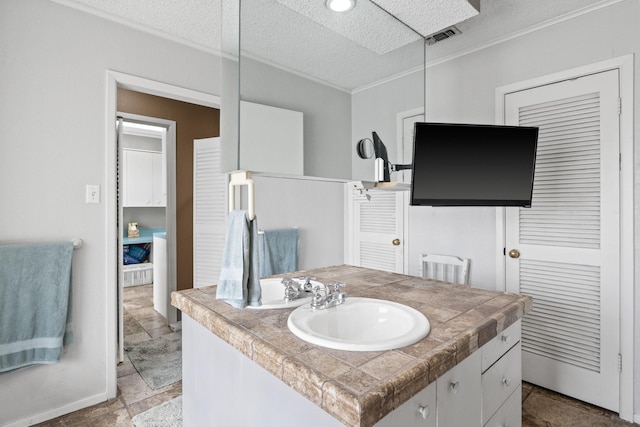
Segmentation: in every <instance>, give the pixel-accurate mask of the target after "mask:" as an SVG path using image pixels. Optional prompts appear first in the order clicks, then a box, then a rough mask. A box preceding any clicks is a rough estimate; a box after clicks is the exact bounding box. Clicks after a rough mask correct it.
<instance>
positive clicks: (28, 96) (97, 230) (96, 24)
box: [0, 0, 351, 426]
mask: <svg viewBox="0 0 640 427" xmlns="http://www.w3.org/2000/svg"><path fill="white" fill-rule="evenodd" d="M107 70H113V71H118V72H122V73H126V74H129V75H134V76H139V77H143V78H146V79H150V80H155V81H159V82H163V83H168V84H171V85H175V86H179V87H183V88H187V89H192V90H197V91H200V92H205V93H209V94H213V95H219V94H220V88H219V82H220V75H219V71H220V62H219V58H218V57H217V56H215V55H214V54H212V53H210V52H205V51H203V50H197V49H194V48H192V47H189V46H185V45H183V44H178V43H175V42H173V41H171V40H169V39H164V38H160V37H158V36H155V35H150V34H146V33H142V32H139V31H136V30H133V29H131V28H129V27H127V26H122V25H118V24H116V23H114V22H111V21H108V20H105V19H102V18H98V17H94V16H91V15H88V14H86V13H84V12H81V11H78V10H75V9H72V8H68V7H65V6H63V5H60V4H58V3H53V2H51V1H48V0H30V1H21V0H2V1H1V2H0V76H2V78H0V94H1V96H0V126H1V128H2V134H1V136H0V153H1V154H0V196H1V200H2V202H1V203H0V219H1V220H0V241H2V240H32V241H33V240H57V239H61V240H67V239H71V238H73V237H80V238H82V239H83V240H84V242H85V245H84V246H83V248H82V249H80V250H79V251H77V252H76V253H75V254H74V267H73V287H74V291H73V315H74V324H75V329H74V331H75V343H74V344H73V346H72V347H70V348H68V349H67V350H66V353H65V355H64V356H63V358H62V360H61V362H60V363H58V364H54V365H47V366H35V367H31V368H28V369H25V370H21V371H14V372H9V373H5V374H1V375H0V425H2V426H4V425H28V424H32V423H34V422H39V421H44V420H46V419H50V418H53V417H56V416H58V415H62V414H64V413H68V412H71V411H74V410H76V409H80V408H82V407H85V406H89V405H92V404H95V403H98V402H100V401H104V400H105V399H106V398H107V395H108V383H109V380H110V378H108V375H109V371H110V370H111V371H112V372H115V368H114V367H108V366H107V360H108V357H107V352H108V351H109V350H110V349H115V342H111V338H112V337H109V336H108V330H109V329H111V330H113V327H114V325H108V324H107V319H108V316H109V315H111V316H112V317H113V313H107V304H106V301H107V300H108V296H110V295H113V294H114V293H115V287H116V284H115V283H107V282H106V279H105V277H106V275H107V274H106V272H107V271H108V269H115V268H116V266H115V265H107V264H106V261H105V260H106V258H107V257H106V247H107V235H108V233H110V230H111V227H112V226H113V225H112V224H107V217H108V214H107V212H106V204H105V202H104V200H105V198H106V197H107V195H105V194H103V197H102V201H101V203H99V204H85V201H84V197H85V185H86V184H98V185H100V186H101V188H102V190H103V191H104V190H105V188H106V184H107V183H106V179H107V174H108V171H107V170H106V165H107V160H108V158H107V156H108V154H109V153H107V148H106V147H107V141H106V134H107V131H106V126H107V125H111V124H108V123H106V118H107V111H106V106H107V99H106V96H107V75H106V71H107ZM345 96H346V99H347V100H346V105H349V100H348V94H344V93H343V94H342V95H340V94H336V97H338V98H340V97H342V98H344V97H345ZM340 102H341V103H343V104H344V103H345V101H344V99H343V100H341V101H340ZM294 107H295V106H294ZM347 109H348V108H347ZM341 120H342V119H341ZM345 120H347V123H348V120H349V118H348V112H347V119H345ZM305 125H306V124H305ZM347 138H348V135H347ZM346 151H347V150H345V153H346ZM309 154H310V155H313V151H311V152H310V153H309ZM350 162H351V159H350V158H348V156H347V158H346V161H345V162H338V163H337V167H338V168H337V169H336V170H337V171H338V170H339V171H340V172H336V173H339V174H342V173H344V171H345V170H349V169H350ZM311 163H313V161H312V162H311ZM334 166H336V165H334ZM305 183H308V184H305ZM263 187H264V188H266V187H268V188H270V190H267V191H263V192H258V200H257V206H258V209H259V212H260V215H259V218H260V219H262V222H261V227H264V228H275V227H285V226H293V225H297V226H299V227H300V228H301V230H302V236H303V248H302V250H301V257H302V258H301V267H303V268H309V267H315V266H318V265H322V264H340V263H341V262H342V260H343V190H342V184H341V183H330V184H327V183H321V182H320V183H315V182H312V181H296V180H287V181H286V182H282V181H278V182H277V183H271V181H270V179H268V178H265V179H260V180H259V181H258V188H263ZM318 196H319V197H318ZM113 233H115V229H113Z"/></svg>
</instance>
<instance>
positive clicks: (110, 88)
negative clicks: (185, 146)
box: [104, 70, 221, 398]
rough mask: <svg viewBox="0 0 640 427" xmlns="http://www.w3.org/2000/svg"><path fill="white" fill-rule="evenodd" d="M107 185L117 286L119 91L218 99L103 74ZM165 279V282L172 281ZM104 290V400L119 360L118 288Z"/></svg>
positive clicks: (170, 232)
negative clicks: (104, 86)
mask: <svg viewBox="0 0 640 427" xmlns="http://www.w3.org/2000/svg"><path fill="white" fill-rule="evenodd" d="M106 80H107V81H106V86H107V93H106V95H107V96H106V98H107V99H106V101H107V103H106V125H105V127H106V144H105V146H106V159H107V160H106V165H105V167H106V183H105V191H104V195H105V197H104V200H105V220H106V230H107V235H106V254H107V257H106V264H105V265H106V271H105V276H106V279H107V280H106V283H107V284H113V283H118V222H117V218H116V213H117V210H118V202H117V197H116V196H117V191H118V187H117V181H116V178H117V176H116V175H117V169H116V168H117V143H116V126H115V123H116V120H117V119H116V116H117V95H118V88H123V89H129V90H133V91H136V92H142V93H146V94H149V95H156V96H162V97H165V98H170V99H175V100H177V101H184V102H189V103H191V104H197V105H202V106H206V107H213V108H220V106H221V102H220V97H219V96H217V95H213V94H209V93H204V92H199V91H195V90H192V89H187V88H183V87H179V86H174V85H171V84H167V83H162V82H158V81H155V80H150V79H146V78H143V77H138V76H133V75H130V74H125V73H121V72H118V71H113V70H107V71H106ZM175 174H176V170H175V151H174V152H172V153H169V150H168V149H167V177H168V179H169V181H168V183H171V182H172V181H173V182H175ZM167 190H168V193H169V197H168V198H167V252H168V255H169V257H170V259H175V256H176V236H175V233H176V227H175V213H173V218H172V219H171V220H170V218H169V217H170V209H169V205H171V206H173V209H174V210H175V188H168V189H167ZM170 271H172V274H173V278H172V279H173V281H174V282H175V281H176V276H175V266H174V267H173V270H170ZM172 279H171V278H169V277H168V280H172ZM107 288H108V289H106V290H105V302H106V306H107V319H106V320H107V343H106V347H107V355H106V359H107V369H106V372H105V375H106V384H107V398H114V397H116V393H117V372H116V365H117V359H118V337H117V334H118V315H117V310H118V297H117V287H116V286H110V285H107Z"/></svg>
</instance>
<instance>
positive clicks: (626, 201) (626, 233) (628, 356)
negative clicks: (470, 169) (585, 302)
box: [495, 54, 638, 422]
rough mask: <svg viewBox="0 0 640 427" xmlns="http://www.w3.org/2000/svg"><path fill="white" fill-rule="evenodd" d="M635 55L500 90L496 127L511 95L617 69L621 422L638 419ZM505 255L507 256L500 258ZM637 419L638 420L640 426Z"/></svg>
mask: <svg viewBox="0 0 640 427" xmlns="http://www.w3.org/2000/svg"><path fill="white" fill-rule="evenodd" d="M633 64H634V58H633V55H632V54H630V55H625V56H621V57H618V58H613V59H610V60H606V61H602V62H597V63H594V64H589V65H586V66H582V67H577V68H574V69H570V70H565V71H561V72H558V73H554V74H550V75H546V76H542V77H538V78H535V79H531V80H526V81H523V82H518V83H513V84H509V85H506V86H501V87H498V88H496V91H495V107H496V113H495V123H497V124H504V122H505V108H504V107H505V96H506V95H507V94H508V93H513V92H518V91H522V90H527V89H531V88H534V87H539V86H545V85H549V84H553V83H558V82H561V81H564V80H570V79H575V78H579V77H581V76H585V75H589V74H595V73H600V72H604V71H609V70H617V71H618V73H619V77H620V94H621V101H620V178H619V179H620V181H619V185H620V307H619V310H620V349H619V352H620V354H621V355H622V365H621V366H622V370H621V371H620V374H619V377H620V418H622V419H624V420H627V421H633V420H634V413H633V411H634V409H633V404H634V395H633V385H634V377H635V372H634V361H635V360H634V356H635V355H634V337H635V333H634V330H635V325H634V258H635V256H634V200H633V176H634V170H633V117H634V112H633V102H634V88H633V73H634V66H633ZM505 227H506V209H505V208H496V254H498V256H497V257H496V289H497V290H499V291H504V290H505V289H506V274H505V268H506V258H505V254H504V252H505V242H506V229H505ZM500 254H502V256H500ZM637 421H638V420H637V419H636V422H637Z"/></svg>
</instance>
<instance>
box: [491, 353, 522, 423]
mask: <svg viewBox="0 0 640 427" xmlns="http://www.w3.org/2000/svg"><path fill="white" fill-rule="evenodd" d="M521 384H522V352H521V346H520V343H519V342H518V344H516V345H515V346H514V347H513V348H512V349H511V350H509V351H508V352H507V354H505V355H504V356H503V357H502V358H501V359H499V360H498V361H497V362H496V363H495V364H494V365H493V366H492V367H491V368H489V369H488V370H487V371H486V372H485V373H484V374H482V421H483V423H484V422H486V421H487V420H488V419H489V418H491V416H492V415H493V414H494V413H495V412H496V411H497V410H498V408H500V406H501V405H502V404H503V402H505V401H506V400H507V399H508V398H509V396H511V394H512V393H513V392H514V390H515V389H517V388H518V387H519V386H520V385H521Z"/></svg>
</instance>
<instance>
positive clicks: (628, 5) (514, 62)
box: [353, 0, 640, 422]
mask: <svg viewBox="0 0 640 427" xmlns="http://www.w3.org/2000/svg"><path fill="white" fill-rule="evenodd" d="M638 16H640V2H638V1H634V0H626V1H621V2H619V3H615V4H613V5H611V6H608V7H605V8H602V9H599V10H596V11H593V12H591V13H588V14H584V15H581V16H577V17H574V18H573V19H570V20H568V21H564V22H560V23H557V24H555V25H552V26H548V27H546V28H543V29H540V30H538V31H535V32H532V33H529V34H525V35H522V36H521V37H517V38H513V39H511V40H508V41H505V42H501V43H498V44H495V45H493V46H490V47H488V48H485V49H482V50H478V51H476V52H471V53H468V54H466V55H464V56H460V57H458V58H452V59H450V60H448V61H446V62H441V63H439V64H437V65H432V66H429V67H428V69H427V101H426V103H427V112H426V118H427V120H428V121H435V122H437V121H444V122H460V123H465V122H466V123H494V120H495V116H494V114H495V113H494V112H495V89H496V88H497V87H500V86H504V85H507V84H511V83H516V82H519V81H524V80H528V79H532V78H535V77H540V76H544V75H548V74H552V73H556V72H560V71H564V70H568V69H572V68H576V67H580V66H584V65H587V64H591V63H596V62H600V61H604V60H608V59H611V58H616V57H620V56H623V55H628V54H630V53H637V52H638V51H640V27H639V26H638V25H637V19H638ZM443 43H446V42H443ZM428 57H429V55H428V50H427V58H428ZM634 72H635V80H636V86H635V93H633V94H632V93H626V94H623V96H627V97H628V96H633V97H634V104H635V105H636V108H635V117H634V127H635V133H636V135H638V132H639V131H640V120H638V114H639V110H640V109H639V108H638V107H637V105H638V100H639V99H640V89H639V86H638V85H637V82H638V81H640V66H639V64H638V57H637V55H636V57H635V70H634ZM385 91H386V88H374V89H371V90H370V92H371V93H370V94H369V97H370V98H371V99H376V98H378V99H381V98H382V97H383V94H384V93H385ZM357 96H362V95H361V94H358V95H356V96H354V108H355V105H356V97H357ZM358 106H359V107H361V108H365V110H364V111H358V112H356V111H354V113H353V117H354V119H355V118H358V119H362V118H363V117H366V116H367V115H368V114H369V112H368V111H366V105H365V104H359V105H358ZM398 111H399V110H398ZM355 128H356V126H355V125H354V129H355ZM354 139H355V138H354ZM385 143H386V141H385ZM639 145H640V143H639V142H638V138H637V137H636V138H635V143H634V146H635V147H636V149H635V161H634V164H635V170H634V176H635V180H634V181H635V183H636V185H635V188H636V190H635V192H636V194H635V198H636V202H635V212H636V213H635V221H636V223H637V221H638V219H640V204H639V203H638V201H640V198H639V196H640V190H639V189H640V187H639V186H638V185H637V184H638V183H640V168H639V166H640V149H638V148H640V147H639ZM390 151H391V150H390ZM358 162H363V161H362V160H359V159H357V158H355V157H354V166H353V170H354V176H355V175H356V173H357V171H358V169H359V168H358V166H357V164H358ZM495 222H496V211H495V209H493V208H427V207H411V208H410V211H409V227H410V238H409V247H410V253H409V256H410V259H409V262H410V271H409V272H410V274H417V273H418V270H417V268H418V258H419V254H420V253H422V252H436V253H440V252H441V253H452V254H459V255H461V256H465V257H469V258H471V269H470V282H471V283H472V284H473V285H474V286H478V287H483V288H488V289H492V288H494V287H495V282H496V275H495V262H496V257H497V256H501V254H500V253H497V252H498V251H496V245H495V240H496V224H495ZM635 233H636V234H635V247H636V254H635V259H636V262H635V268H636V273H640V263H639V262H638V261H639V260H640V254H639V253H638V252H639V251H638V250H637V248H638V243H639V242H640V230H636V231H635ZM635 306H636V309H635V312H636V313H640V292H636V303H635ZM635 331H636V339H635V342H636V344H635V354H636V360H635V363H634V365H635V366H636V367H638V366H640V315H636V325H635ZM634 383H635V389H636V390H635V405H634V406H635V411H634V412H635V413H636V414H640V369H636V372H635V381H634ZM638 421H640V418H637V419H636V422H638Z"/></svg>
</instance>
